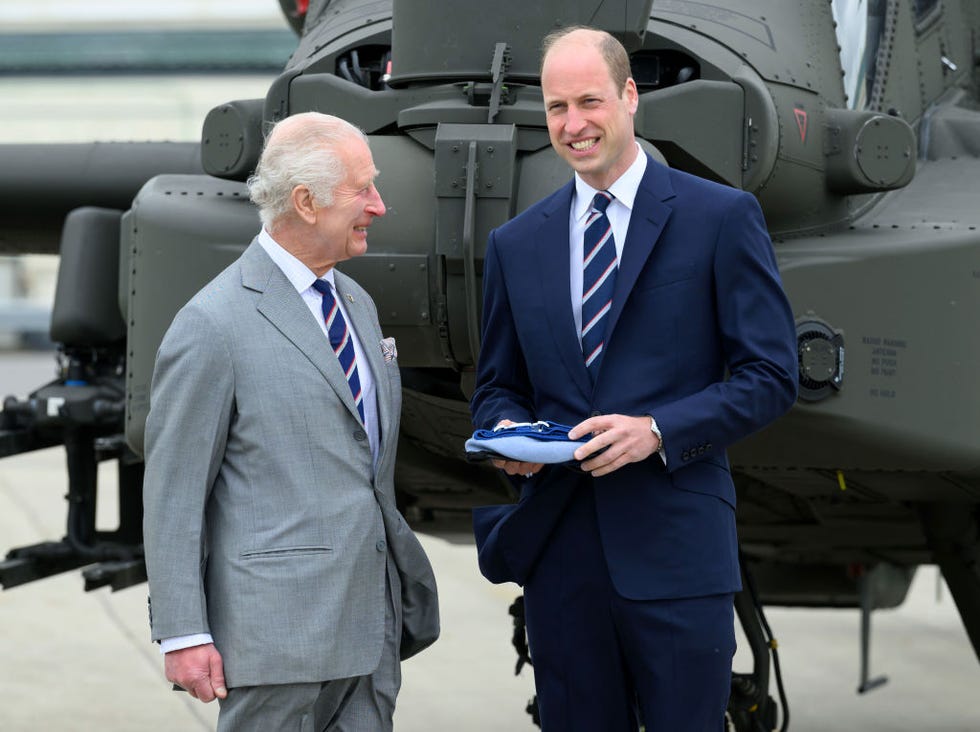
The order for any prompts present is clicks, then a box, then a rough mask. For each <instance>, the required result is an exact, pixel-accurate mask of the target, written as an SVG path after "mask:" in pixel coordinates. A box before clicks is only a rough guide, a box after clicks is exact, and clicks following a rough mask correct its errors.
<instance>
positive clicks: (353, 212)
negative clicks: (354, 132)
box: [315, 136, 385, 266]
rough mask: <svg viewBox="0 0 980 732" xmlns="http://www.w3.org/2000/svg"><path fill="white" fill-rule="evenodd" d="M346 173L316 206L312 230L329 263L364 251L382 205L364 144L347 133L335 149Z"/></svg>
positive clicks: (383, 207) (383, 208)
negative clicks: (330, 197)
mask: <svg viewBox="0 0 980 732" xmlns="http://www.w3.org/2000/svg"><path fill="white" fill-rule="evenodd" d="M338 154H339V157H340V159H341V161H342V162H343V164H344V169H345V170H346V175H345V176H344V178H343V179H342V180H341V181H340V183H339V184H337V187H336V188H334V190H333V201H332V202H331V203H330V205H329V206H322V207H321V206H319V205H317V206H316V221H315V226H316V232H317V238H318V239H319V241H320V244H321V247H322V251H323V252H324V254H325V256H326V257H327V258H328V259H329V260H330V266H333V265H334V264H336V263H337V262H342V261H343V260H345V259H350V258H352V257H359V256H361V255H362V254H364V253H365V252H366V251H367V248H368V244H367V236H368V235H367V230H368V227H369V226H370V225H371V222H372V221H373V220H374V218H375V217H377V216H384V213H385V205H384V202H383V201H382V200H381V194H380V193H378V189H377V188H376V187H375V185H374V179H375V178H376V177H377V175H378V171H377V169H376V168H375V167H374V159H373V158H372V157H371V151H370V149H369V148H368V146H367V144H366V143H365V142H364V141H363V140H362V139H360V138H359V137H354V136H351V138H350V142H349V143H346V144H344V146H343V147H342V148H341V149H340V150H338Z"/></svg>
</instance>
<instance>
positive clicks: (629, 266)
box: [606, 156, 674, 343]
mask: <svg viewBox="0 0 980 732" xmlns="http://www.w3.org/2000/svg"><path fill="white" fill-rule="evenodd" d="M673 196H674V190H673V187H672V186H671V185H670V180H669V179H668V177H667V169H666V168H665V167H664V166H662V165H660V164H659V163H656V162H654V161H653V159H651V158H650V157H649V156H647V168H646V171H645V172H644V174H643V180H642V181H640V187H639V188H638V189H637V191H636V198H635V199H634V201H633V213H632V214H631V216H630V225H629V228H628V229H627V231H626V242H625V243H624V244H623V255H622V257H621V258H620V261H619V271H618V272H617V274H616V289H615V290H614V291H613V301H612V308H611V309H610V311H609V322H608V323H607V325H606V342H607V343H608V342H609V338H610V337H611V335H612V333H613V332H614V329H615V327H616V323H617V321H618V320H619V316H620V315H621V314H622V312H623V306H624V305H625V304H626V299H627V298H628V297H629V294H630V292H631V291H632V290H633V285H634V284H636V278H637V277H639V275H640V272H641V271H642V270H643V267H644V266H645V265H646V263H647V260H648V259H649V258H650V254H651V252H653V248H654V245H656V243H657V240H658V239H659V238H660V234H661V232H663V229H664V226H666V224H667V219H669V218H670V214H671V210H672V209H671V208H670V206H668V205H666V204H664V203H663V201H666V200H668V199H670V198H673Z"/></svg>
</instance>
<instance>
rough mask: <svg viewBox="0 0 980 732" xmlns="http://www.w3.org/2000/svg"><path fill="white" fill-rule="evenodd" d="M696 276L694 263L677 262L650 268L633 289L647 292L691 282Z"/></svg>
mask: <svg viewBox="0 0 980 732" xmlns="http://www.w3.org/2000/svg"><path fill="white" fill-rule="evenodd" d="M695 276H696V270H695V267H694V262H677V263H676V264H671V265H667V266H660V267H658V266H656V264H654V265H653V266H651V267H649V268H648V269H647V270H646V271H645V272H643V273H642V274H641V275H640V277H639V278H638V279H637V281H636V285H635V286H634V287H633V290H634V292H646V291H649V290H656V289H658V288H661V287H668V286H670V285H679V284H681V283H683V282H689V281H691V280H693V279H694V278H695Z"/></svg>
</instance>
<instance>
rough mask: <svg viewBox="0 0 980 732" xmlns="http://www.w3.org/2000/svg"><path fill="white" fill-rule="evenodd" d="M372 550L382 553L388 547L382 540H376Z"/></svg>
mask: <svg viewBox="0 0 980 732" xmlns="http://www.w3.org/2000/svg"><path fill="white" fill-rule="evenodd" d="M374 548H375V549H377V550H378V551H379V552H383V551H384V550H385V549H387V548H388V545H387V544H385V540H384V539H378V543H377V544H375V545H374Z"/></svg>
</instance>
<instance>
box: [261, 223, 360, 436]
mask: <svg viewBox="0 0 980 732" xmlns="http://www.w3.org/2000/svg"><path fill="white" fill-rule="evenodd" d="M242 285H243V286H244V287H247V288H248V289H250V290H255V291H256V292H260V293H262V294H261V296H260V297H259V301H258V304H257V305H256V309H257V310H258V311H259V312H260V313H262V315H264V316H265V318H266V319H267V320H268V321H269V322H270V323H271V324H272V325H273V326H274V327H275V328H276V329H277V330H279V332H280V333H282V334H283V335H284V336H285V337H286V338H287V339H288V340H289V341H290V342H291V343H292V344H293V345H294V346H296V347H297V348H298V349H299V350H300V351H302V352H303V354H304V355H305V356H306V357H307V358H308V359H310V362H311V363H312V364H313V365H314V366H315V367H316V368H317V370H319V372H320V373H321V374H323V378H325V379H326V380H327V383H328V384H330V386H331V387H332V388H333V390H334V391H335V392H336V393H337V396H338V397H340V400H341V401H342V402H343V403H344V404H345V405H346V407H347V409H348V410H350V412H351V414H353V415H354V416H355V417H356V418H357V419H360V416H359V415H358V413H357V406H356V405H355V404H354V395H353V394H351V390H350V386H349V385H348V384H347V379H346V378H345V377H344V371H343V369H341V368H340V362H339V361H338V360H337V356H336V355H334V353H333V350H331V348H330V347H329V345H328V342H327V339H326V338H325V337H324V335H323V331H322V330H321V329H320V326H319V325H318V324H317V323H316V321H314V320H313V317H312V315H311V314H310V310H309V308H308V307H306V303H304V302H303V298H302V297H300V295H299V293H298V292H296V288H295V287H293V285H292V283H291V282H290V281H289V280H288V279H287V278H286V275H284V274H283V272H282V270H281V269H279V267H277V266H276V264H275V262H273V261H272V259H271V258H270V257H269V255H268V254H266V252H265V250H264V249H263V248H262V245H261V244H259V243H258V242H257V241H253V242H252V244H251V245H250V246H249V248H248V249H246V250H245V253H244V254H243V255H242Z"/></svg>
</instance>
